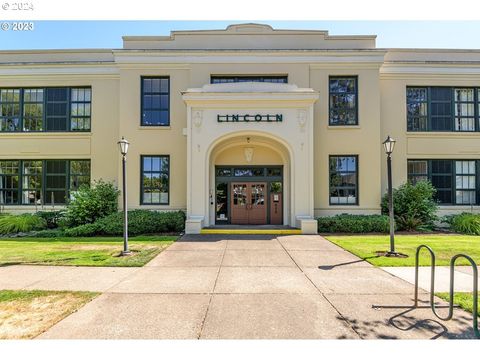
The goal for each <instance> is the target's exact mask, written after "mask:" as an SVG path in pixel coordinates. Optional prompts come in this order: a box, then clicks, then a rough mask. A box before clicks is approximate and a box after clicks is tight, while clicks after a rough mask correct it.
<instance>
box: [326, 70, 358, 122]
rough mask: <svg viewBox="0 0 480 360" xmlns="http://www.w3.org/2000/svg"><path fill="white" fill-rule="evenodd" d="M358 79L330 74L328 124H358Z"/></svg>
mask: <svg viewBox="0 0 480 360" xmlns="http://www.w3.org/2000/svg"><path fill="white" fill-rule="evenodd" d="M357 83H358V79H357V77H356V76H330V79H329V94H330V99H329V101H330V109H329V125H358V89H357Z"/></svg>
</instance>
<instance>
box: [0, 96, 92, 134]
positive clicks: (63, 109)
mask: <svg viewBox="0 0 480 360" xmlns="http://www.w3.org/2000/svg"><path fill="white" fill-rule="evenodd" d="M91 92H92V90H91V88H90V87H45V88H0V132H22V131H23V132H35V131H48V132H64V131H90V129H91Z"/></svg>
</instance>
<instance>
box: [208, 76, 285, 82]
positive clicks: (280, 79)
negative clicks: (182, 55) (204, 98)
mask: <svg viewBox="0 0 480 360" xmlns="http://www.w3.org/2000/svg"><path fill="white" fill-rule="evenodd" d="M238 82H269V83H277V84H287V83H288V76H287V75H211V76H210V83H211V84H225V83H238Z"/></svg>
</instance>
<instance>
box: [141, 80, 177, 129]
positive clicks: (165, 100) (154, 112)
mask: <svg viewBox="0 0 480 360" xmlns="http://www.w3.org/2000/svg"><path fill="white" fill-rule="evenodd" d="M141 112H142V120H141V125H142V126H168V125H170V78H169V77H142V109H141Z"/></svg>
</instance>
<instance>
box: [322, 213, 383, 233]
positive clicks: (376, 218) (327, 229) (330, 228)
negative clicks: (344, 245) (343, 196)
mask: <svg viewBox="0 0 480 360" xmlns="http://www.w3.org/2000/svg"><path fill="white" fill-rule="evenodd" d="M317 221H318V231H319V232H324V233H336V232H338V233H369V232H381V233H387V232H389V229H390V226H389V219H388V216H385V215H349V214H341V215H336V216H331V217H320V218H318V219H317Z"/></svg>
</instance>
